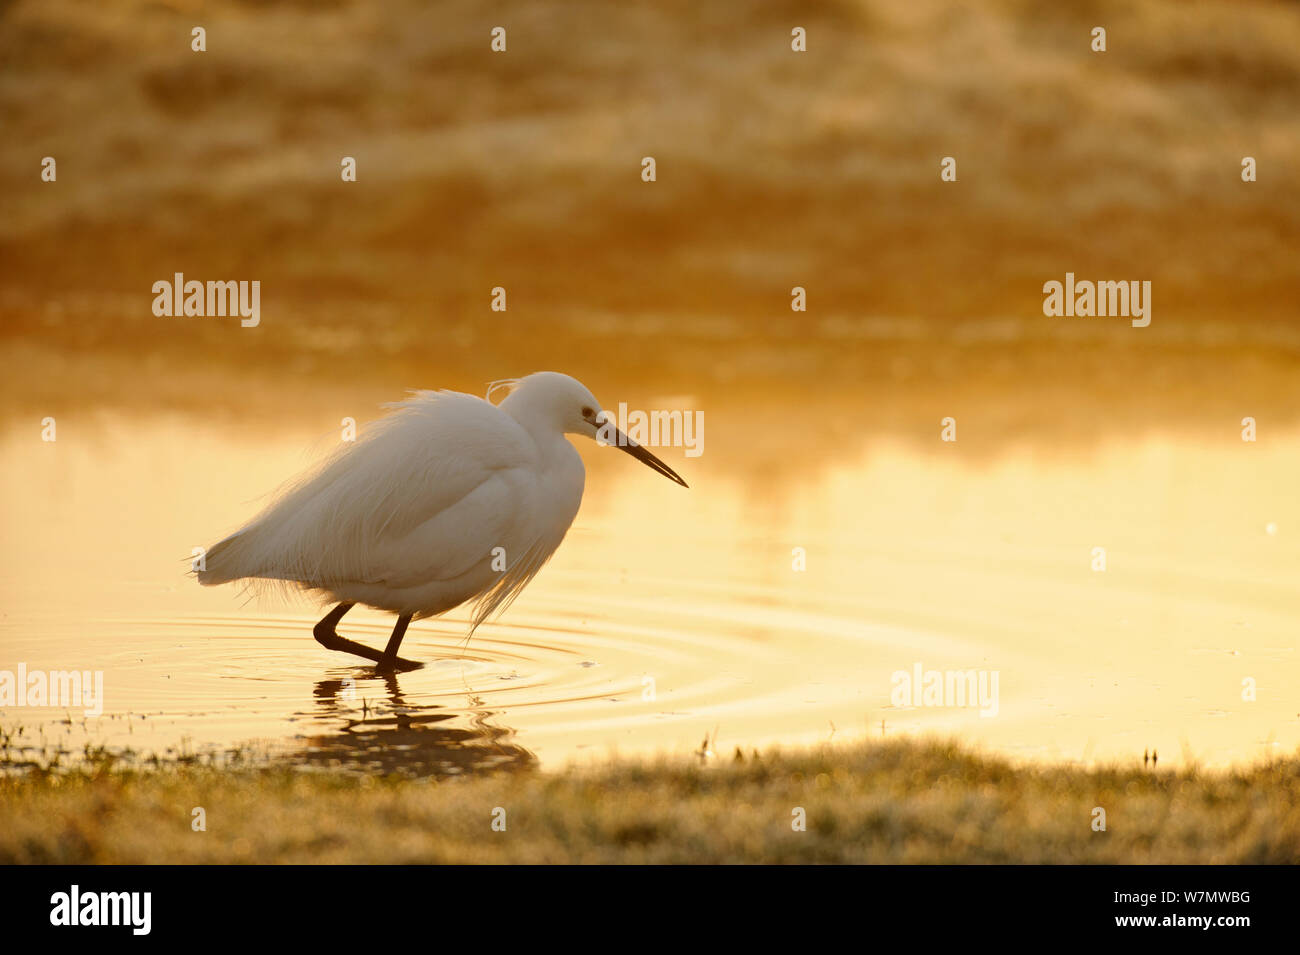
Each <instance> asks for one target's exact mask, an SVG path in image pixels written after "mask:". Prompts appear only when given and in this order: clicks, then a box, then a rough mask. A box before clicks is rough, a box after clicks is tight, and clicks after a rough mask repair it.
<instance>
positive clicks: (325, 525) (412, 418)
mask: <svg viewBox="0 0 1300 955" xmlns="http://www.w3.org/2000/svg"><path fill="white" fill-rule="evenodd" d="M390 407H392V409H393V410H392V411H391V412H390V413H389V414H388V415H386V416H385V417H383V418H381V419H380V420H379V421H377V422H375V423H374V424H372V425H371V426H370V427H368V428H367V429H366V430H365V431H364V432H363V434H362V435H361V437H360V438H359V439H358V440H357V441H356V443H355V444H353V445H350V446H348V447H346V448H345V449H343V450H341V451H340V452H338V453H337V454H335V455H334V456H333V457H332V458H330V459H329V460H328V461H327V462H326V463H325V464H324V465H323V466H322V467H321V468H320V469H319V470H318V471H317V472H315V473H314V474H312V475H310V476H309V477H307V478H306V479H305V480H303V481H301V482H300V483H299V484H297V485H296V486H294V487H292V488H290V489H289V490H288V491H287V492H286V493H285V494H283V495H282V496H281V497H280V498H279V499H278V500H277V501H276V502H275V503H273V504H272V505H271V506H270V507H269V508H268V509H267V510H266V511H265V512H263V513H262V514H261V515H260V516H259V517H257V518H256V519H254V520H253V521H252V522H251V523H250V524H249V525H247V526H246V527H245V528H243V529H242V530H240V531H238V532H236V533H235V534H232V535H231V536H230V537H229V538H227V539H226V540H224V541H222V542H221V543H220V544H218V545H216V546H215V547H213V548H212V550H210V551H209V552H208V555H207V568H208V569H207V571H206V572H201V573H200V575H199V576H200V581H201V582H203V583H209V582H210V583H221V582H223V581H226V580H235V579H239V578H243V577H263V578H270V579H276V580H288V581H298V582H300V583H304V584H307V585H309V586H328V585H329V584H330V583H331V582H339V581H367V580H374V579H377V578H378V579H390V578H391V579H392V581H393V583H394V584H398V578H399V577H401V578H409V579H415V578H422V579H423V580H424V581H429V580H438V579H448V578H451V577H455V576H456V575H457V574H459V573H461V572H463V570H464V569H465V568H466V567H468V566H471V565H472V564H473V563H474V562H476V561H477V560H479V559H481V557H482V555H481V554H478V553H475V552H474V550H475V547H474V544H473V542H472V541H469V540H460V541H458V540H457V539H456V538H455V536H454V534H444V535H442V536H439V535H437V534H435V533H431V531H433V530H434V529H436V528H437V527H438V526H439V525H438V519H439V516H440V515H443V514H447V515H448V516H449V517H450V515H451V514H453V513H454V514H457V515H459V517H458V519H457V520H455V521H449V520H444V521H443V525H444V526H449V527H450V529H451V530H453V531H454V530H457V529H459V530H466V529H467V528H471V527H473V526H474V524H475V521H476V519H477V520H478V521H480V522H481V524H479V526H478V527H477V533H475V534H474V535H473V536H474V537H475V538H482V539H484V540H490V539H492V538H493V537H494V536H499V535H500V534H501V533H502V532H503V530H504V526H505V525H506V524H508V523H509V520H510V514H509V513H508V511H509V510H510V508H508V507H506V504H507V503H508V501H509V500H510V493H511V492H512V491H516V490H518V488H517V487H516V485H517V484H518V483H519V481H520V477H519V475H520V474H521V473H528V472H529V471H530V470H531V469H532V468H533V467H534V466H535V464H536V459H537V448H536V446H535V445H534V443H533V441H532V438H531V437H530V436H529V435H528V433H527V432H526V431H524V430H523V429H522V428H521V427H520V426H519V425H518V424H517V423H516V422H515V421H514V419H513V418H511V417H510V416H509V415H507V414H505V413H504V412H502V411H501V410H500V409H498V408H497V407H495V406H494V405H492V404H490V403H488V402H486V401H484V400H483V399H481V398H476V397H474V396H472V395H464V394H459V393H457V392H445V391H440V392H429V391H425V392H417V393H415V394H413V395H412V396H411V397H410V398H408V399H407V400H406V401H403V402H399V403H396V404H395V405H392V406H390ZM516 506H517V505H516ZM451 525H454V526H451ZM414 547H421V548H422V550H421V551H420V553H419V554H418V555H417V554H414V553H412V548H414ZM417 557H418V559H414V558H417ZM413 559H414V560H413ZM412 560H413V563H412V562H411V561H412ZM404 561H406V562H407V563H406V564H405V566H406V568H407V570H406V571H402V570H401V569H400V566H401V565H402V564H403V562H404ZM205 576H206V578H207V579H205Z"/></svg>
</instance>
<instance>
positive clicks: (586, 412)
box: [582, 408, 596, 418]
mask: <svg viewBox="0 0 1300 955" xmlns="http://www.w3.org/2000/svg"><path fill="white" fill-rule="evenodd" d="M582 416H583V417H584V418H594V417H595V416H596V412H594V411H592V410H591V409H590V408H583V409H582Z"/></svg>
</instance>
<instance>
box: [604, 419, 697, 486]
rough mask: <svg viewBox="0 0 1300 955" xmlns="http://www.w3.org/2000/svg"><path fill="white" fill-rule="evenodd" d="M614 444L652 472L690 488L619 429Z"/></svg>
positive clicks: (675, 473)
mask: <svg viewBox="0 0 1300 955" xmlns="http://www.w3.org/2000/svg"><path fill="white" fill-rule="evenodd" d="M598 427H599V425H598ZM614 443H615V444H616V445H617V446H618V449H619V450H620V451H626V452H627V453H628V454H630V455H632V457H634V458H636V459H637V460H638V461H640V462H641V463H642V464H644V465H645V466H646V467H648V468H650V469H651V470H652V471H658V472H659V473H660V474H662V475H663V476H664V477H666V478H668V479H670V480H673V481H676V482H677V483H678V484H680V485H681V486H682V487H690V485H689V484H687V483H686V482H685V481H683V480H682V479H681V476H680V475H679V474H678V473H677V472H676V471H674V470H673V469H672V468H670V467H669V466H668V465H666V464H664V463H663V462H662V461H660V460H659V459H658V458H657V457H655V456H654V455H653V454H651V453H650V452H649V451H648V450H646V449H645V448H644V447H642V446H641V445H639V444H637V443H636V442H635V441H633V440H632V439H631V438H629V437H628V436H627V435H625V434H624V433H623V432H622V431H620V430H619V429H618V428H614Z"/></svg>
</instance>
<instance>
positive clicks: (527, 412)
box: [498, 391, 572, 454]
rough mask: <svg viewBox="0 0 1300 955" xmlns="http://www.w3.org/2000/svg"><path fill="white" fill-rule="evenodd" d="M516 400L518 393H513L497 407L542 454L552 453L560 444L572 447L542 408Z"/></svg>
mask: <svg viewBox="0 0 1300 955" xmlns="http://www.w3.org/2000/svg"><path fill="white" fill-rule="evenodd" d="M518 398H519V392H518V391H516V392H513V393H511V394H509V395H507V396H506V398H505V400H504V401H502V402H501V404H500V405H499V406H498V407H500V408H501V410H502V411H504V412H505V413H506V414H508V415H510V417H512V418H514V419H515V421H517V422H518V423H519V426H520V427H521V428H523V429H524V430H525V431H527V432H528V434H529V435H530V436H531V437H532V439H533V442H534V443H535V444H536V445H537V447H538V448H540V449H541V451H542V452H543V453H544V454H550V453H552V452H553V451H554V450H555V448H556V447H557V445H560V444H563V445H567V446H568V447H572V445H570V444H569V442H568V441H566V440H565V438H564V429H563V428H562V427H561V426H560V425H558V424H557V423H556V422H555V421H554V420H552V419H553V417H554V416H553V415H551V414H548V413H547V411H546V409H544V408H539V407H537V406H536V405H534V404H531V403H529V402H527V401H520V400H517V399H518Z"/></svg>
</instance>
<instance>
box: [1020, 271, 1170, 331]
mask: <svg viewBox="0 0 1300 955" xmlns="http://www.w3.org/2000/svg"><path fill="white" fill-rule="evenodd" d="M1043 295H1044V296H1045V297H1044V298H1043V314H1044V315H1046V316H1048V317H1049V318H1059V317H1060V316H1062V315H1065V316H1068V317H1071V318H1074V317H1078V318H1093V317H1096V318H1108V317H1111V316H1116V317H1120V318H1128V319H1131V321H1130V323H1129V324H1131V325H1132V326H1133V327H1134V328H1146V327H1147V326H1148V325H1150V324H1151V283H1150V282H1138V281H1136V280H1134V281H1131V282H1092V281H1089V280H1087V279H1085V280H1083V281H1081V282H1076V281H1075V280H1074V273H1073V272H1066V273H1065V282H1064V283H1061V282H1057V281H1055V280H1052V281H1050V282H1044V283H1043Z"/></svg>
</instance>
